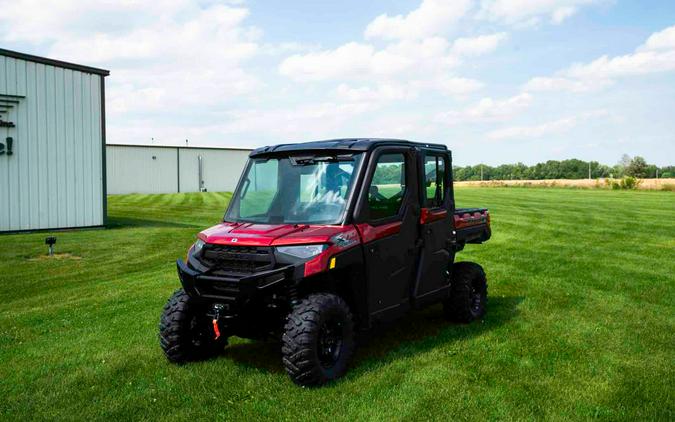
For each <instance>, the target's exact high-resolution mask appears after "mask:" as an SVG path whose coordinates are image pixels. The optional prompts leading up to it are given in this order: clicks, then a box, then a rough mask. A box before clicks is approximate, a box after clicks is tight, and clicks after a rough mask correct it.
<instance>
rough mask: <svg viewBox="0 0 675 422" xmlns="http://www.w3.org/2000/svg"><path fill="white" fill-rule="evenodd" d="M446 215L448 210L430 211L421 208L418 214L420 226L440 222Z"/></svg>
mask: <svg viewBox="0 0 675 422" xmlns="http://www.w3.org/2000/svg"><path fill="white" fill-rule="evenodd" d="M447 215H448V210H445V209H439V210H430V209H429V208H422V210H421V212H420V224H428V223H432V222H434V221H438V220H442V219H444V218H445V217H447Z"/></svg>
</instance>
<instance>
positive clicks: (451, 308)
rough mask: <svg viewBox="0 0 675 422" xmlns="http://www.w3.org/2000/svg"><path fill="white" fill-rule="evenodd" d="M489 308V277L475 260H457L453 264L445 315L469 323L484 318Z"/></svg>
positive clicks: (444, 309) (445, 302)
mask: <svg viewBox="0 0 675 422" xmlns="http://www.w3.org/2000/svg"><path fill="white" fill-rule="evenodd" d="M486 308H487V278H486V277H485V271H483V267H481V266H480V265H478V264H476V263H475V262H457V263H455V264H453V266H452V281H451V287H450V297H449V298H448V299H446V300H445V301H444V302H443V312H444V313H445V316H446V317H447V318H448V319H450V320H452V321H455V322H461V323H469V322H472V321H475V320H477V319H480V318H482V317H483V316H484V315H485V312H486V310H487V309H486Z"/></svg>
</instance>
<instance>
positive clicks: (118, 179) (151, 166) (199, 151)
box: [106, 145, 250, 195]
mask: <svg viewBox="0 0 675 422" xmlns="http://www.w3.org/2000/svg"><path fill="white" fill-rule="evenodd" d="M249 153H250V151H248V150H235V149H206V148H184V147H150V146H137V145H108V146H107V148H106V167H107V182H108V194H111V195H112V194H125V193H176V192H178V189H179V184H180V192H199V181H198V180H199V177H198V174H199V165H198V157H199V156H201V157H202V160H203V178H204V187H205V188H206V189H207V190H208V191H209V192H225V191H233V190H234V188H235V187H236V186H237V181H238V180H239V175H240V174H241V171H242V169H243V168H244V165H245V164H246V160H247V159H248V154H249ZM153 157H155V158H154V159H153Z"/></svg>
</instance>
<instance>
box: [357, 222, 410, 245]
mask: <svg viewBox="0 0 675 422" xmlns="http://www.w3.org/2000/svg"><path fill="white" fill-rule="evenodd" d="M401 224H402V222H400V221H394V222H393V223H389V224H382V225H381V226H371V225H370V224H368V223H363V224H357V225H356V228H357V230H358V231H359V234H360V235H361V241H362V242H363V243H368V242H372V241H373V240H377V239H382V238H383V237H387V236H391V235H392V234H396V233H398V232H400V231H401Z"/></svg>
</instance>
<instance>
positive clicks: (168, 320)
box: [159, 289, 227, 363]
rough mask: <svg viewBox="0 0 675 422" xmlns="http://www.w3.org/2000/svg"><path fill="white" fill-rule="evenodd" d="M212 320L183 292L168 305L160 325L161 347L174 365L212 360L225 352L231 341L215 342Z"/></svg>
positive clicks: (175, 296) (177, 292)
mask: <svg viewBox="0 0 675 422" xmlns="http://www.w3.org/2000/svg"><path fill="white" fill-rule="evenodd" d="M209 323H210V320H209V319H208V317H206V316H205V315H204V313H203V312H200V309H199V308H198V307H197V306H196V305H195V303H194V301H193V300H192V299H191V298H190V296H188V294H187V293H185V291H184V290H183V289H178V290H176V291H175V292H174V293H173V295H172V296H171V298H169V301H168V302H167V303H166V305H164V311H163V312H162V317H161V318H160V321H159V345H160V346H161V348H162V350H163V351H164V355H165V356H166V358H167V359H168V360H169V362H172V363H184V362H188V361H195V360H203V359H209V358H211V357H213V356H215V355H217V354H218V353H220V352H221V351H222V350H223V347H225V345H226V344H227V337H224V336H223V337H220V338H219V339H218V340H214V335H213V329H212V328H211V327H209Z"/></svg>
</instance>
